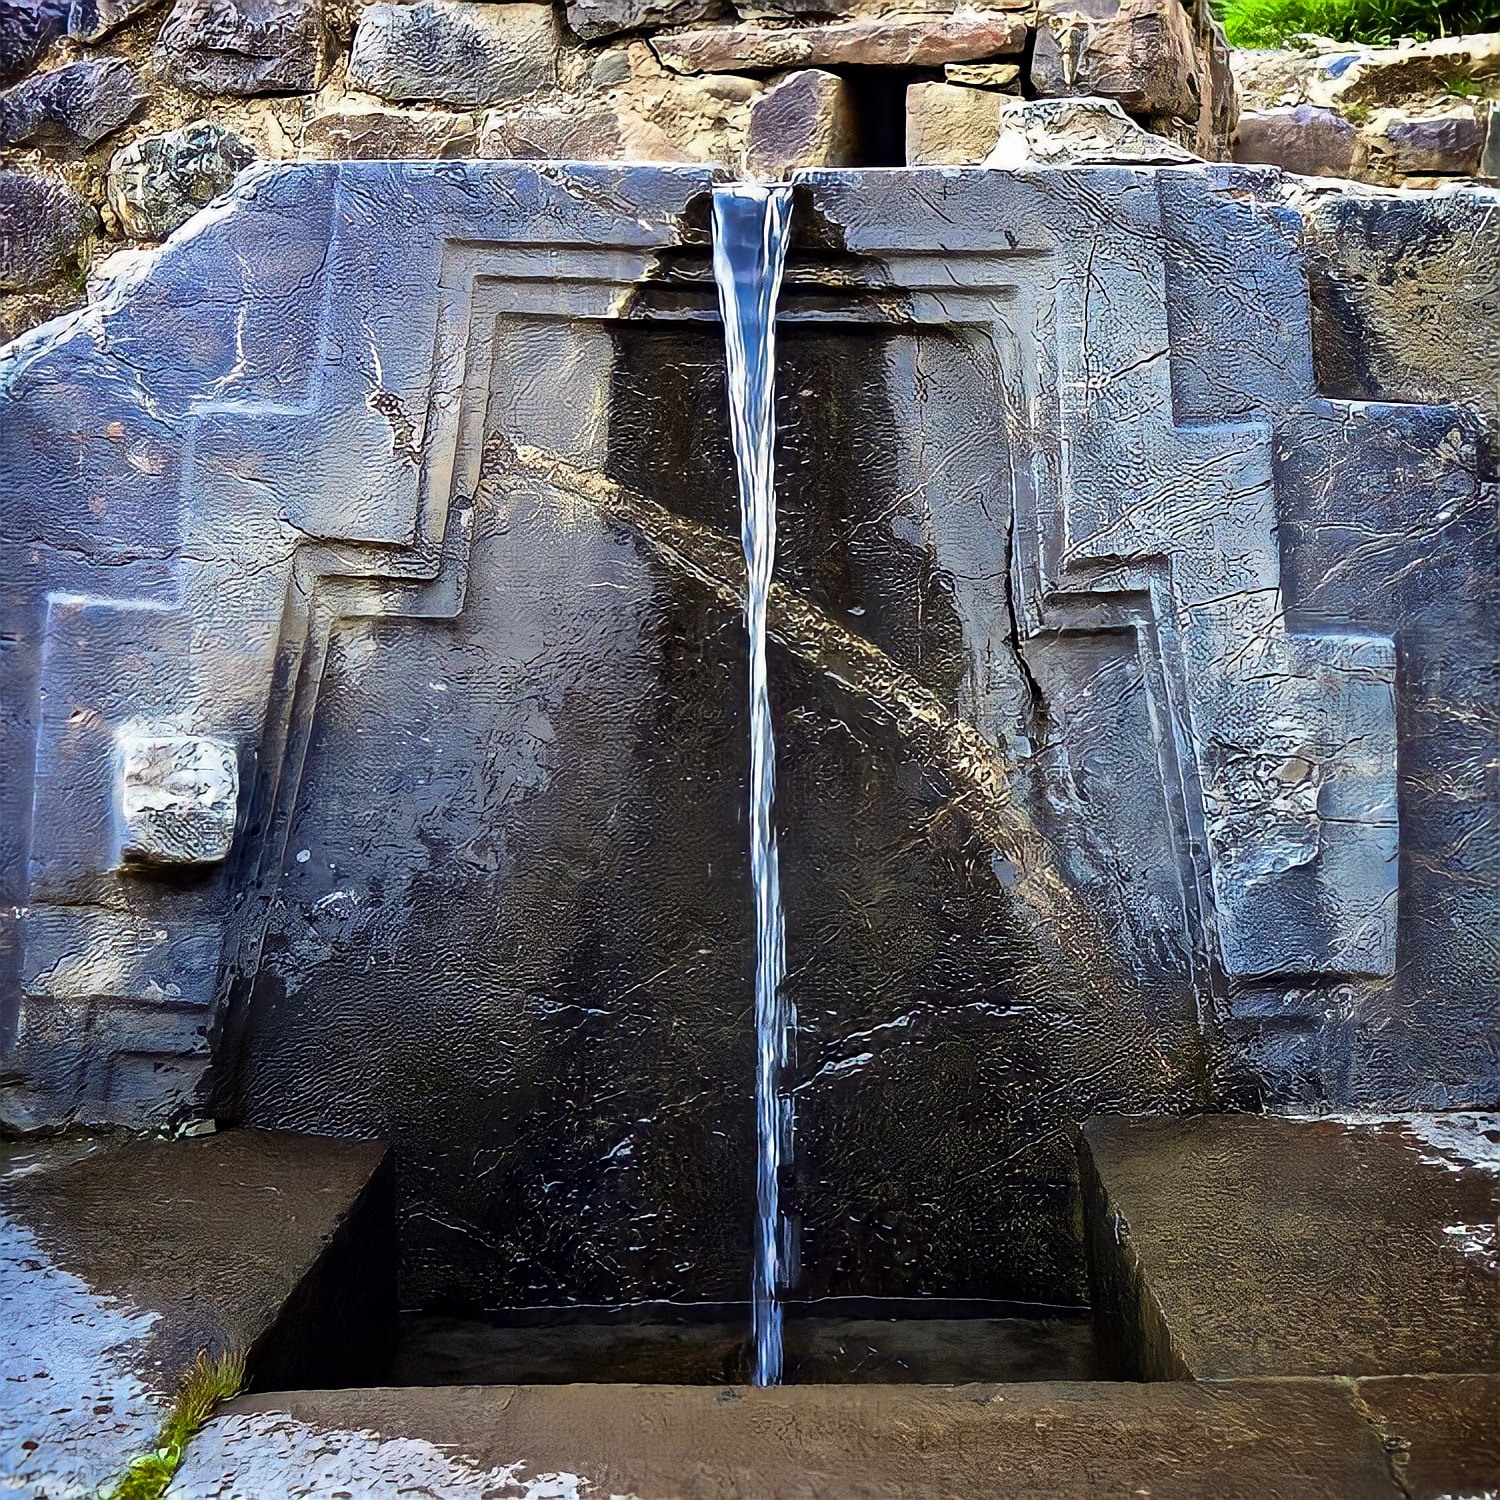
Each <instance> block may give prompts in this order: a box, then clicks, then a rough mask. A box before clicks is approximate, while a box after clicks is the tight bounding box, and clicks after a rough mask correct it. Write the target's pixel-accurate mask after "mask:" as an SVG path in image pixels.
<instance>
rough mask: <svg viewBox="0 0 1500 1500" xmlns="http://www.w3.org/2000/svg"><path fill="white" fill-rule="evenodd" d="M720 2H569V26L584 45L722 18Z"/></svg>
mask: <svg viewBox="0 0 1500 1500" xmlns="http://www.w3.org/2000/svg"><path fill="white" fill-rule="evenodd" d="M726 9H727V6H726V5H725V4H724V3H723V0H568V4H567V10H568V25H569V26H570V27H571V28H572V30H573V31H574V32H575V33H576V34H577V35H578V36H581V37H582V38H583V39H584V40H585V41H588V42H593V41H598V40H599V39H600V38H601V37H607V36H618V35H619V34H620V33H621V32H626V31H651V30H655V29H656V28H657V27H659V26H685V25H687V24H689V23H690V22H693V21H701V20H703V19H705V18H706V17H708V16H714V15H722V14H723V13H724V11H725V10H726Z"/></svg>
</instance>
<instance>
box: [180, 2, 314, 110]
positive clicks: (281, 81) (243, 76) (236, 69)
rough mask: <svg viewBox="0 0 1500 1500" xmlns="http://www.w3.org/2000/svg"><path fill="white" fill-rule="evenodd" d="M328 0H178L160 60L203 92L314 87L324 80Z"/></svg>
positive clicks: (287, 90) (185, 82) (306, 90)
mask: <svg viewBox="0 0 1500 1500" xmlns="http://www.w3.org/2000/svg"><path fill="white" fill-rule="evenodd" d="M326 46H327V33H326V30H325V27H324V18H323V4H322V0H176V4H175V5H174V6H173V7H172V10H171V13H170V14H169V15H168V16H167V19H166V23H165V24H164V25H163V26H162V29H161V36H160V37H159V38H158V39H157V43H156V51H155V54H154V56H155V63H156V67H157V69H158V71H159V72H161V73H162V74H163V76H164V77H166V78H168V79H170V80H171V81H172V82H173V83H174V84H176V85H177V86H178V87H179V88H185V89H191V90H192V91H193V92H194V93H198V94H204V95H209V96H212V95H216V94H232V95H253V94H299V93H311V92H312V91H313V90H315V89H316V88H317V87H318V86H319V84H320V83H321V82H322V80H323V66H324V61H325V50H326Z"/></svg>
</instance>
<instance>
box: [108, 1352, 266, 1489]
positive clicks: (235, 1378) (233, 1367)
mask: <svg viewBox="0 0 1500 1500" xmlns="http://www.w3.org/2000/svg"><path fill="white" fill-rule="evenodd" d="M244 1383H245V1356H244V1355H243V1354H235V1353H225V1354H216V1355H213V1356H210V1355H209V1353H208V1351H207V1350H206V1349H205V1350H204V1351H203V1352H202V1353H200V1354H199V1355H198V1358H197V1359H195V1360H194V1361H193V1364H192V1368H191V1369H189V1370H188V1372H187V1374H186V1375H184V1376H183V1377H182V1383H181V1384H180V1385H179V1386H178V1387H177V1394H176V1396H175V1397H174V1398H173V1400H172V1407H171V1410H170V1411H168V1413H167V1415H166V1419H165V1420H164V1421H163V1422H162V1424H161V1427H160V1429H159V1430H158V1432H157V1434H156V1446H155V1447H154V1448H153V1449H152V1450H151V1451H150V1452H149V1453H138V1454H137V1455H136V1456H135V1457H134V1458H133V1459H131V1460H130V1462H129V1464H127V1465H126V1467H125V1472H124V1473H123V1474H122V1475H121V1476H120V1477H119V1479H118V1480H116V1482H115V1485H114V1488H113V1489H110V1490H108V1491H106V1500H161V1497H162V1496H163V1495H164V1494H166V1492H167V1486H168V1485H169V1484H171V1482H172V1476H173V1475H174V1474H176V1472H177V1470H178V1467H179V1466H180V1465H181V1463H182V1455H183V1453H184V1451H185V1450H186V1448H187V1445H188V1444H189V1443H190V1442H191V1441H192V1440H193V1438H194V1436H196V1434H198V1433H199V1432H201V1431H202V1430H203V1427H204V1425H205V1424H206V1423H207V1422H208V1419H209V1418H210V1417H211V1416H213V1414H214V1411H215V1409H216V1408H217V1407H218V1405H219V1403H220V1402H221V1401H228V1400H229V1398H230V1397H231V1396H234V1395H236V1394H237V1393H238V1392H239V1389H240V1387H241V1386H242V1385H244Z"/></svg>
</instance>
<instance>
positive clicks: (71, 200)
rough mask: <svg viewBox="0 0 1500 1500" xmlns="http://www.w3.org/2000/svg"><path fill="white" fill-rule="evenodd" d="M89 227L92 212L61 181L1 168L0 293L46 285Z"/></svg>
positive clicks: (71, 255)
mask: <svg viewBox="0 0 1500 1500" xmlns="http://www.w3.org/2000/svg"><path fill="white" fill-rule="evenodd" d="M93 224H94V211H93V210H92V209H91V208H90V207H89V206H88V204H87V203H85V202H84V200H83V199H82V198H81V197H80V196H79V195H78V194H77V193H76V192H74V190H73V189H72V188H71V187H69V186H68V184H67V183H66V182H64V181H63V180H62V179H61V178H60V177H53V176H51V175H49V174H46V173H43V172H22V171H15V170H10V169H0V292H8V291H15V290H19V289H24V288H26V287H29V286H37V285H39V284H40V283H41V282H44V281H50V280H51V279H52V278H53V277H54V276H56V275H58V274H59V273H60V272H61V271H62V270H63V269H64V267H65V266H67V265H68V263H69V262H70V261H73V260H74V259H75V258H76V257H77V255H78V252H79V250H80V249H81V248H82V246H83V242H84V240H85V239H86V238H87V236H88V233H89V231H90V229H92V227H93Z"/></svg>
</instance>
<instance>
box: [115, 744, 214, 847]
mask: <svg viewBox="0 0 1500 1500" xmlns="http://www.w3.org/2000/svg"><path fill="white" fill-rule="evenodd" d="M239 792H240V780H239V765H238V762H237V760H236V752H235V747H234V745H233V744H232V743H230V742H228V741H225V740H217V739H211V738H206V737H202V736H194V735H184V734H171V733H163V732H161V731H160V730H152V729H149V728H132V729H130V730H128V731H125V732H123V733H122V734H121V736H120V814H121V828H122V834H121V842H120V855H121V857H122V858H123V859H125V860H129V861H136V862H139V863H143V864H153V865H209V864H217V863H219V862H220V861H221V860H223V859H224V858H225V857H226V856H227V855H228V853H229V846H230V844H231V843H232V842H233V840H234V827H235V819H236V816H237V815H238V811H239Z"/></svg>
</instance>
